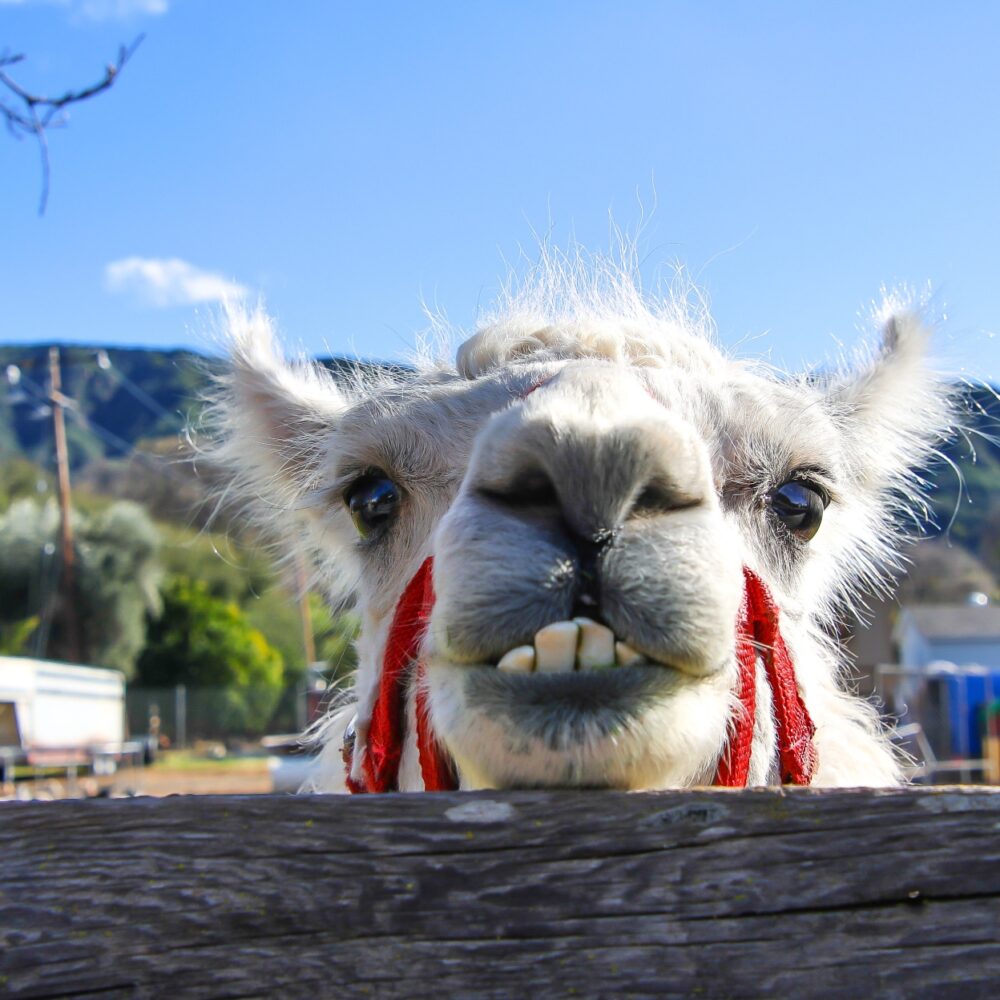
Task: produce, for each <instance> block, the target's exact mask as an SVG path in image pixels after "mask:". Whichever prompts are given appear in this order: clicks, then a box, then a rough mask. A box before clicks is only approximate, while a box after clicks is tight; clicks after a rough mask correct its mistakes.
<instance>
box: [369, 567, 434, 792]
mask: <svg viewBox="0 0 1000 1000" xmlns="http://www.w3.org/2000/svg"><path fill="white" fill-rule="evenodd" d="M432 565H433V561H432V560H431V559H425V560H424V562H423V564H422V565H421V567H420V569H418V570H417V572H416V575H415V576H414V577H413V579H412V580H411V581H410V582H409V583H408V584H407V585H406V590H404V591H403V596H402V597H401V598H400V599H399V604H397V605H396V613H395V614H394V615H393V618H392V625H391V626H390V628H389V637H388V640H387V642H386V646H385V655H384V656H383V659H382V680H381V682H380V684H379V692H378V698H377V700H376V702H375V708H374V709H373V710H372V718H371V723H370V724H369V727H368V739H367V747H366V752H365V760H364V772H365V786H366V787H365V790H366V791H369V792H393V791H395V790H396V789H397V787H398V777H399V761H400V757H401V756H402V752H403V734H404V732H405V729H406V727H405V725H404V722H405V717H406V680H407V670H408V669H409V667H410V666H411V664H413V663H414V662H416V659H417V656H418V654H419V652H420V642H421V640H422V639H423V636H424V632H425V631H426V629H427V623H428V621H429V619H430V615H431V608H432V607H433V605H434V584H433V580H432V577H431V572H432V570H431V567H432Z"/></svg>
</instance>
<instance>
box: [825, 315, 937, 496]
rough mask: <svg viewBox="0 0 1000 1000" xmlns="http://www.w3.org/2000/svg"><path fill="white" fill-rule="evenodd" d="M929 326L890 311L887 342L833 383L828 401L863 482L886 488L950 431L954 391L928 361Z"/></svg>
mask: <svg viewBox="0 0 1000 1000" xmlns="http://www.w3.org/2000/svg"><path fill="white" fill-rule="evenodd" d="M929 343H930V333H929V331H928V329H927V328H926V327H925V326H924V325H923V323H922V322H921V321H920V317H919V316H918V315H917V314H916V313H914V312H911V311H899V312H891V311H888V310H887V311H886V313H885V319H884V321H883V325H882V343H881V345H880V347H879V348H877V349H876V350H875V351H874V353H873V354H872V355H870V356H869V357H868V358H867V359H866V360H865V361H863V362H862V363H861V364H859V365H857V366H855V367H854V368H853V370H850V371H847V372H844V373H841V374H840V375H838V376H836V377H835V378H834V379H833V380H832V381H831V383H830V385H829V387H828V390H827V403H828V406H829V408H830V410H831V412H832V413H833V415H834V419H836V420H837V422H838V423H839V424H840V425H841V427H842V428H843V429H844V431H845V432H846V434H847V437H848V446H847V448H846V449H845V453H846V454H847V456H848V459H849V461H850V462H851V464H852V465H854V466H855V469H856V472H857V474H858V475H859V478H860V479H861V481H862V483H863V484H864V485H866V486H868V487H869V488H871V489H876V490H877V489H884V488H886V487H889V486H890V485H892V484H893V483H895V482H897V481H898V479H899V477H901V476H902V477H905V476H907V473H908V472H910V471H911V470H916V469H917V467H918V466H920V465H921V463H923V462H924V461H925V460H926V458H927V456H928V454H929V453H930V452H931V451H932V450H933V448H934V447H935V446H936V445H937V444H939V443H940V442H941V441H943V440H945V439H946V438H947V437H948V436H949V434H950V431H951V428H952V421H953V412H952V402H951V397H952V392H953V390H951V389H950V388H949V386H948V384H947V383H946V382H945V380H944V379H943V378H942V377H941V376H940V375H938V374H937V373H935V372H934V371H933V369H932V368H931V366H930V364H929V362H928V357H927V354H928V346H929Z"/></svg>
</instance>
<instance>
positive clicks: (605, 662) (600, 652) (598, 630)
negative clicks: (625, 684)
mask: <svg viewBox="0 0 1000 1000" xmlns="http://www.w3.org/2000/svg"><path fill="white" fill-rule="evenodd" d="M573 621H574V622H575V623H576V624H577V625H578V626H579V627H580V644H579V647H578V648H577V651H576V665H577V669H579V670H600V669H601V668H602V667H613V666H614V665H615V634H614V632H612V631H611V629H609V628H607V627H606V626H604V625H598V623H597V622H595V621H591V620H590V619H589V618H574V619H573Z"/></svg>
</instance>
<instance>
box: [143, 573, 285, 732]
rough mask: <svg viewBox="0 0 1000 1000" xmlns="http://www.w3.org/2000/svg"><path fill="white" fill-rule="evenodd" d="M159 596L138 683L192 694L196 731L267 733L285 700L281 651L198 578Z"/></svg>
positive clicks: (191, 721)
mask: <svg viewBox="0 0 1000 1000" xmlns="http://www.w3.org/2000/svg"><path fill="white" fill-rule="evenodd" d="M162 596H163V610H162V612H161V613H160V614H159V615H158V616H156V617H154V618H151V619H150V622H149V627H148V631H147V640H146V648H145V649H144V650H143V651H142V654H141V656H140V657H139V662H138V679H139V683H140V684H141V685H143V686H145V687H172V686H174V685H176V684H186V685H188V686H189V687H190V688H192V689H195V690H192V691H191V692H190V694H189V698H188V726H189V729H190V730H191V731H192V732H198V733H200V734H203V735H206V736H209V735H211V736H228V735H234V734H237V733H238V734H241V735H256V734H260V733H263V732H264V731H265V730H266V729H267V726H268V723H269V721H270V719H271V716H272V714H273V712H274V709H275V706H276V705H277V703H278V699H279V697H280V696H281V691H282V684H283V671H284V664H283V662H282V657H281V654H280V653H279V652H278V651H277V650H276V649H275V648H274V647H273V646H271V645H270V644H269V643H268V641H267V639H266V638H265V637H264V634H263V633H262V632H261V631H260V630H259V629H255V628H253V627H252V626H251V625H250V624H249V623H248V622H247V619H246V616H245V615H244V613H243V612H242V611H241V610H240V608H239V607H238V606H237V605H236V604H235V603H233V602H231V601H230V602H227V601H221V600H219V599H218V598H215V597H212V596H211V594H210V593H209V592H208V589H207V587H206V586H205V585H204V584H203V583H201V582H200V581H195V580H189V579H187V578H185V577H174V578H172V579H171V580H170V581H169V582H168V583H167V585H166V586H165V587H164V588H163V592H162Z"/></svg>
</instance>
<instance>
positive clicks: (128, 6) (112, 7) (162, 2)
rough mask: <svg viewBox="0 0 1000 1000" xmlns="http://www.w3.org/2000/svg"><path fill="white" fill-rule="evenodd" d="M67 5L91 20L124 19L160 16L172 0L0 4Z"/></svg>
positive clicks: (8, 0)
mask: <svg viewBox="0 0 1000 1000" xmlns="http://www.w3.org/2000/svg"><path fill="white" fill-rule="evenodd" d="M4 4H7V5H9V6H22V7H29V6H31V7H42V6H44V7H66V8H67V9H68V10H69V12H70V13H71V14H73V15H80V16H82V17H85V18H87V19H88V20H91V21H110V20H112V19H115V18H117V19H119V20H123V19H125V18H128V17H134V16H136V15H139V16H141V15H143V14H146V15H149V16H151V17H158V16H159V15H160V14H166V13H167V11H168V10H169V9H170V0H0V6H2V5H4Z"/></svg>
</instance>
